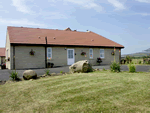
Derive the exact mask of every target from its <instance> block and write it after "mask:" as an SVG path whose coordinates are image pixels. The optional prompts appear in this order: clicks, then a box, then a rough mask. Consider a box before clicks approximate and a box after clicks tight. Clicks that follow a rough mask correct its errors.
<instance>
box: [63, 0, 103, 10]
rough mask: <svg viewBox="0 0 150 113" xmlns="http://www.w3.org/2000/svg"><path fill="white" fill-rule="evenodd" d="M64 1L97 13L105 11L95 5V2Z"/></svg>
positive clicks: (84, 0)
mask: <svg viewBox="0 0 150 113" xmlns="http://www.w3.org/2000/svg"><path fill="white" fill-rule="evenodd" d="M64 1H66V2H71V3H74V4H78V5H80V6H82V7H84V8H86V9H94V10H96V11H97V12H101V11H103V7H102V6H100V5H98V4H97V3H95V2H94V0H64Z"/></svg>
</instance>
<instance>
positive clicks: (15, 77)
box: [9, 70, 19, 80]
mask: <svg viewBox="0 0 150 113" xmlns="http://www.w3.org/2000/svg"><path fill="white" fill-rule="evenodd" d="M9 77H10V78H12V80H19V77H18V73H17V72H16V70H15V72H14V71H12V72H11V73H10V76H9Z"/></svg>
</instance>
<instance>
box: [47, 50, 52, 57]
mask: <svg viewBox="0 0 150 113" xmlns="http://www.w3.org/2000/svg"><path fill="white" fill-rule="evenodd" d="M48 49H51V52H48ZM49 54H51V59H52V48H51V47H48V48H47V58H48V59H50V57H48V55H49Z"/></svg>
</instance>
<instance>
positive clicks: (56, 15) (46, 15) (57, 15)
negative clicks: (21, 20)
mask: <svg viewBox="0 0 150 113" xmlns="http://www.w3.org/2000/svg"><path fill="white" fill-rule="evenodd" d="M37 15H42V17H43V18H44V19H68V17H67V16H66V15H64V14H62V13H60V12H47V11H42V10H40V12H39V13H38V14H37Z"/></svg>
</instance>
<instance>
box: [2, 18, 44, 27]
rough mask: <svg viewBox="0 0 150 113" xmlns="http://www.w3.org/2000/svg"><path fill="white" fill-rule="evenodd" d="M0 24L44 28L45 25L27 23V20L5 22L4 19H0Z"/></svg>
mask: <svg viewBox="0 0 150 113" xmlns="http://www.w3.org/2000/svg"><path fill="white" fill-rule="evenodd" d="M0 24H8V25H19V26H38V27H46V25H45V24H40V23H35V22H32V21H29V20H27V19H19V20H6V19H2V18H0Z"/></svg>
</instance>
